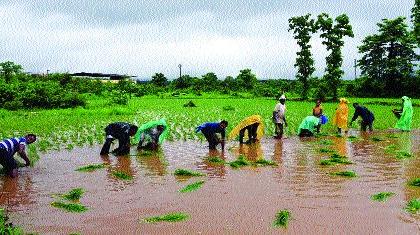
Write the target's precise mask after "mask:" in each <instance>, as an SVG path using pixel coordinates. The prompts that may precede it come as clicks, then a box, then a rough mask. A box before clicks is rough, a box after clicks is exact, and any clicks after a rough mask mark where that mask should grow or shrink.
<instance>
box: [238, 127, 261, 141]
mask: <svg viewBox="0 0 420 235" xmlns="http://www.w3.org/2000/svg"><path fill="white" fill-rule="evenodd" d="M258 125H260V124H259V123H254V124H252V125H249V126H246V127H244V128H242V129H241V130H240V131H239V143H241V144H242V143H243V142H244V135H245V131H246V130H247V131H248V141H247V142H248V143H255V142H256V141H257V130H258Z"/></svg>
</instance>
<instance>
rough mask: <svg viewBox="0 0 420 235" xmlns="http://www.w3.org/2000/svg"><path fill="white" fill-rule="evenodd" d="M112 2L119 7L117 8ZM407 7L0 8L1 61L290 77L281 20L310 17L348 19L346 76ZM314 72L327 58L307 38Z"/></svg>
mask: <svg viewBox="0 0 420 235" xmlns="http://www.w3.org/2000/svg"><path fill="white" fill-rule="evenodd" d="M116 2H118V3H116ZM412 4H413V3H412V2H411V1H410V0H402V1H400V2H394V1H391V0H382V1H374V0H365V1H348V0H336V1H334V3H331V1H327V0H315V1H303V0H297V1H256V0H255V1H250V0H248V1H221V0H215V1H186V0H181V1H163V0H162V1H128V0H123V1H109V0H103V1H90V2H88V3H86V1H82V0H75V1H54V0H50V1H47V0H38V1H28V0H26V1H23V0H13V1H11V0H4V1H2V3H0V17H1V18H2V19H4V20H2V21H0V44H1V46H0V61H5V60H12V61H15V62H16V63H19V64H22V65H23V67H24V68H25V69H26V70H28V71H32V72H42V71H46V70H47V69H49V70H51V71H52V72H81V71H85V72H104V73H121V74H130V75H138V76H140V77H151V76H152V75H153V74H154V73H156V72H163V73H164V74H165V75H166V76H167V77H169V78H175V77H177V76H178V67H177V65H178V64H180V63H181V64H183V72H184V73H188V74H190V75H193V76H200V75H203V74H205V73H207V72H215V73H216V74H217V75H218V76H219V78H224V77H225V76H227V75H232V76H236V75H237V74H238V73H239V70H241V69H244V68H251V69H252V70H253V71H254V72H255V73H256V74H257V76H259V77H260V78H280V77H281V78H293V77H294V74H295V72H296V69H295V68H294V67H293V64H294V62H295V57H296V51H297V50H298V47H297V45H296V42H295V40H294V39H293V35H292V34H291V32H288V31H287V28H288V21H287V20H288V19H289V18H290V17H292V16H298V15H304V14H306V13H308V12H310V13H311V14H312V16H313V17H315V16H316V15H317V14H319V13H321V12H328V13H329V14H330V16H332V17H335V16H337V15H338V14H341V13H346V14H348V15H349V17H350V21H351V24H352V25H353V31H354V33H355V38H348V39H346V40H345V41H346V45H345V47H344V48H343V55H344V63H343V67H344V70H345V71H346V74H345V77H346V78H352V77H353V76H354V75H353V68H352V66H353V60H354V59H355V58H358V57H360V56H359V55H358V54H357V46H358V45H359V44H360V42H361V40H362V39H363V38H364V37H365V36H366V35H368V34H371V33H374V32H375V31H376V23H378V22H379V21H380V20H381V19H382V18H393V17H396V16H399V15H403V16H409V14H410V9H411V7H412ZM312 46H313V54H314V57H315V60H316V66H317V71H316V73H315V75H317V76H320V75H322V74H323V70H324V66H325V59H324V58H325V55H326V51H325V48H324V46H323V45H321V41H320V39H319V38H317V35H314V38H313V40H312Z"/></svg>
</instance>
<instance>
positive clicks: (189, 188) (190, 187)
mask: <svg viewBox="0 0 420 235" xmlns="http://www.w3.org/2000/svg"><path fill="white" fill-rule="evenodd" d="M203 184H204V180H201V181H197V182H195V183H192V184H189V185H187V186H185V187H184V188H183V189H181V190H179V192H181V193H189V192H193V191H196V190H198V189H200V188H201V186H203Z"/></svg>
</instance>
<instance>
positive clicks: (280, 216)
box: [274, 210, 290, 227]
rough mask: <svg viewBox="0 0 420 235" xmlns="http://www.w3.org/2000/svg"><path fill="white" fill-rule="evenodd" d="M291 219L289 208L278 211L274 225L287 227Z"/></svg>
mask: <svg viewBox="0 0 420 235" xmlns="http://www.w3.org/2000/svg"><path fill="white" fill-rule="evenodd" d="M289 219H290V212H289V211H288V210H282V211H279V212H277V214H276V218H275V220H274V227H287V223H288V221H289Z"/></svg>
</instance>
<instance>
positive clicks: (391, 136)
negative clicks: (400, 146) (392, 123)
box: [386, 135, 398, 139]
mask: <svg viewBox="0 0 420 235" xmlns="http://www.w3.org/2000/svg"><path fill="white" fill-rule="evenodd" d="M386 137H387V138H389V139H398V136H396V135H386Z"/></svg>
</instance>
